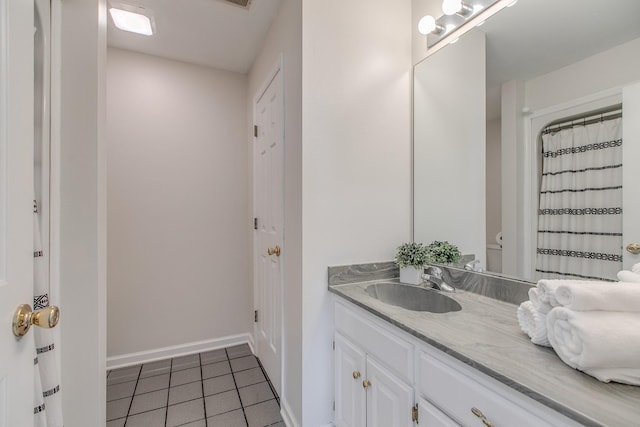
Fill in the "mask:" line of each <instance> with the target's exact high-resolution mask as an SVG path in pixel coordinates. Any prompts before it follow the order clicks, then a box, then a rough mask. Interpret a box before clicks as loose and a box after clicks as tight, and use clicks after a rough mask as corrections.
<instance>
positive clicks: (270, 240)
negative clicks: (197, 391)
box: [254, 67, 286, 394]
mask: <svg viewBox="0 0 640 427" xmlns="http://www.w3.org/2000/svg"><path fill="white" fill-rule="evenodd" d="M271 76H272V78H271V79H270V81H269V83H268V84H267V85H266V87H265V88H264V90H262V91H260V93H259V94H258V96H257V99H256V102H255V104H254V117H255V125H256V129H255V132H254V136H255V151H254V153H255V154H254V209H255V220H254V228H255V236H254V237H255V240H254V250H255V268H254V271H255V273H254V274H255V291H254V304H255V307H256V328H255V332H256V333H255V344H256V353H257V356H258V357H259V358H260V361H261V362H262V365H263V367H264V368H265V370H266V371H267V375H269V378H270V379H271V382H272V383H273V386H274V387H275V389H276V391H277V392H278V394H280V393H281V387H280V386H281V375H282V374H281V371H282V368H281V357H282V356H281V352H282V262H283V258H284V254H285V252H284V251H285V249H286V248H284V247H283V230H282V226H283V204H284V202H283V188H284V172H283V159H284V147H283V143H284V138H283V97H282V81H281V80H282V79H281V76H282V71H281V69H280V67H277V68H276V69H275V71H274V72H273V73H272V74H271Z"/></svg>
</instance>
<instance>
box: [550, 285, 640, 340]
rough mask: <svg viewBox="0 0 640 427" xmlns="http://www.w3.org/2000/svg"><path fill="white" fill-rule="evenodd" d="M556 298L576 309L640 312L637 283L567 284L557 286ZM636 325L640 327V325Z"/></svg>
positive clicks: (567, 306)
mask: <svg viewBox="0 0 640 427" xmlns="http://www.w3.org/2000/svg"><path fill="white" fill-rule="evenodd" d="M555 298H556V301H557V302H558V303H559V304H560V305H562V306H563V307H566V308H570V309H571V310H576V311H590V310H601V311H632V312H640V286H638V285H637V284H636V283H627V282H616V283H612V282H601V283H595V284H593V285H590V286H585V285H584V284H580V283H571V284H565V285H561V286H558V287H557V288H556V292H555ZM636 327H637V328H639V329H640V325H636Z"/></svg>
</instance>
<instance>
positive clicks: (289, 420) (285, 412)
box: [280, 396, 300, 427]
mask: <svg viewBox="0 0 640 427" xmlns="http://www.w3.org/2000/svg"><path fill="white" fill-rule="evenodd" d="M281 397H282V396H281ZM280 415H281V416H282V421H284V425H285V426H287V427H300V423H299V422H298V420H297V419H296V417H295V416H294V415H293V411H292V410H291V406H289V403H288V402H287V401H286V400H284V399H280Z"/></svg>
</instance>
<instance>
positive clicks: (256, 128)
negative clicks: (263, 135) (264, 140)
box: [253, 125, 258, 138]
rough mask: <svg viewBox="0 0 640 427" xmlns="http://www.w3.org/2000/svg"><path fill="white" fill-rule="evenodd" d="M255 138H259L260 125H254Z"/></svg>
mask: <svg viewBox="0 0 640 427" xmlns="http://www.w3.org/2000/svg"><path fill="white" fill-rule="evenodd" d="M253 136H254V137H256V138H257V137H258V125H253Z"/></svg>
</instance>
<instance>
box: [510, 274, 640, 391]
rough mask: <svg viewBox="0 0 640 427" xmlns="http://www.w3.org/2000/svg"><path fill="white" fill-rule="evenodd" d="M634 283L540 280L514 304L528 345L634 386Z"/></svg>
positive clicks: (637, 375) (637, 372) (638, 317)
mask: <svg viewBox="0 0 640 427" xmlns="http://www.w3.org/2000/svg"><path fill="white" fill-rule="evenodd" d="M638 266H639V267H640V264H638ZM634 274H637V273H634ZM638 283H640V282H598V281H579V280H540V281H539V282H538V284H537V286H536V287H535V288H532V289H530V291H529V301H525V302H523V303H522V304H521V305H520V306H519V307H518V312H517V317H518V323H519V324H520V327H521V329H522V330H523V331H524V332H525V333H526V334H528V335H529V337H530V338H531V341H532V342H533V343H534V344H537V345H541V346H547V347H553V349H554V350H555V351H556V353H557V354H558V356H559V357H560V359H562V361H563V362H565V363H566V364H567V365H569V366H571V367H572V368H575V369H578V370H580V371H583V372H585V373H587V374H589V375H591V376H593V377H595V378H597V379H598V380H600V381H604V382H609V381H616V382H621V383H625V384H632V385H640V285H639V284H638Z"/></svg>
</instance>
